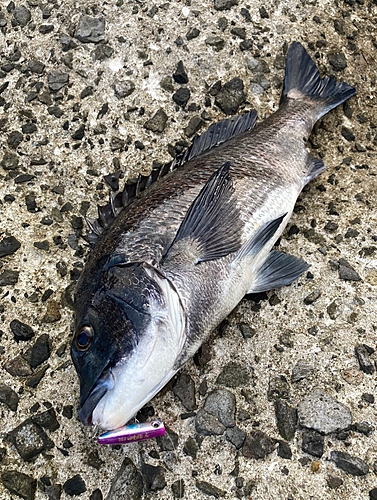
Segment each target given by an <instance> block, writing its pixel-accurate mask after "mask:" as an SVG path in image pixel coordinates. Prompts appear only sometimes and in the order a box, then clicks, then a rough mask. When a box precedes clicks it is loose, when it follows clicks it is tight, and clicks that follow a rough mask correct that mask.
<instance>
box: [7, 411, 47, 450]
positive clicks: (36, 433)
mask: <svg viewBox="0 0 377 500" xmlns="http://www.w3.org/2000/svg"><path fill="white" fill-rule="evenodd" d="M7 439H8V440H9V441H10V442H11V443H12V444H13V446H14V447H15V448H16V450H17V451H18V453H19V454H20V456H21V458H23V459H24V460H30V459H31V458H33V457H36V456H37V455H39V454H40V453H42V452H43V451H47V450H49V449H51V448H53V446H54V443H53V442H52V441H51V439H50V438H49V437H48V436H47V434H46V433H45V431H44V430H43V429H42V427H41V426H40V425H39V424H37V423H35V422H33V421H32V420H31V419H30V418H29V419H27V420H25V421H24V422H22V423H21V424H20V425H18V426H17V427H16V428H15V429H13V430H12V431H10V432H9V433H8V435H7Z"/></svg>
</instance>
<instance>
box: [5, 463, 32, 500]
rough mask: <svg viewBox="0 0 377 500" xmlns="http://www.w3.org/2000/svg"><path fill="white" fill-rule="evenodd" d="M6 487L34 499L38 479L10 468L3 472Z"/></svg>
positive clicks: (12, 491) (27, 498)
mask: <svg viewBox="0 0 377 500" xmlns="http://www.w3.org/2000/svg"><path fill="white" fill-rule="evenodd" d="M1 480H2V482H3V485H4V487H5V488H6V489H7V490H9V491H10V492H11V493H14V494H15V495H18V496H19V497H21V498H24V499H25V500H34V497H35V491H36V489H37V481H36V479H34V478H33V477H30V476H28V475H26V474H23V473H22V472H18V471H16V470H9V471H6V472H3V473H2V474H1Z"/></svg>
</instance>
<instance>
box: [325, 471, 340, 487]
mask: <svg viewBox="0 0 377 500" xmlns="http://www.w3.org/2000/svg"><path fill="white" fill-rule="evenodd" d="M326 482H327V486H328V487H329V488H330V489H332V490H337V489H338V488H339V487H340V486H342V484H343V482H344V481H343V479H342V478H341V477H339V476H335V475H334V474H329V475H328V476H327V478H326Z"/></svg>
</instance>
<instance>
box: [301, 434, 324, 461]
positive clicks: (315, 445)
mask: <svg viewBox="0 0 377 500" xmlns="http://www.w3.org/2000/svg"><path fill="white" fill-rule="evenodd" d="M324 446H325V438H324V437H323V436H321V434H318V433H317V432H312V431H307V432H304V434H303V436H302V451H303V452H304V453H308V454H309V455H313V456H314V457H318V458H321V457H322V455H323V450H324Z"/></svg>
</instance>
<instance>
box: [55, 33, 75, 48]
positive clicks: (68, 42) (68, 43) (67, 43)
mask: <svg viewBox="0 0 377 500" xmlns="http://www.w3.org/2000/svg"><path fill="white" fill-rule="evenodd" d="M59 41H60V43H61V46H62V50H63V52H67V51H68V50H72V49H75V48H76V47H77V43H75V42H74V41H73V40H72V38H71V37H69V36H68V35H66V34H65V33H62V34H61V35H60V37H59Z"/></svg>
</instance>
